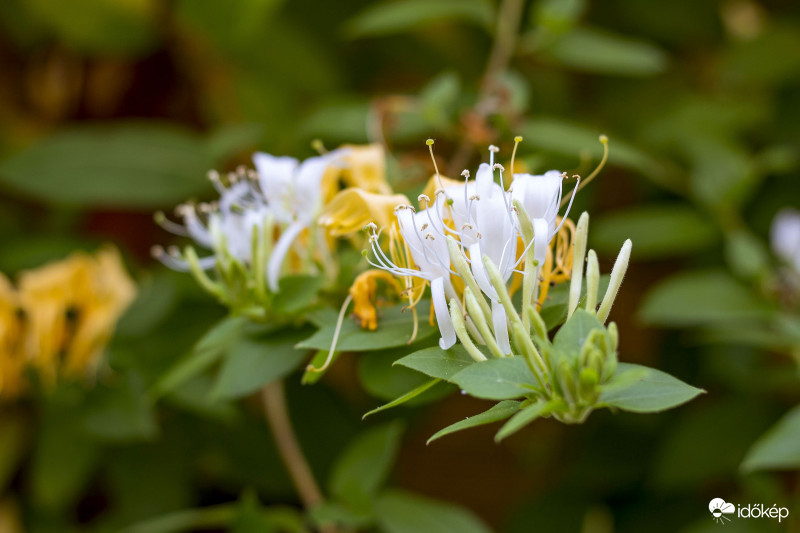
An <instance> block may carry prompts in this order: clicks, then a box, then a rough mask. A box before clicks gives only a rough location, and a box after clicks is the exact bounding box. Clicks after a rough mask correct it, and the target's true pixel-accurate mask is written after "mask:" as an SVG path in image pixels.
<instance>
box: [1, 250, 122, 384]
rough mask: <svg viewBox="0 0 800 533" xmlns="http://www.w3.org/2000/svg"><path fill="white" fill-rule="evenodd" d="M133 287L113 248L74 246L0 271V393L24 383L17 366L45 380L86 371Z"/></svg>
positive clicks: (94, 362) (97, 358) (92, 365)
mask: <svg viewBox="0 0 800 533" xmlns="http://www.w3.org/2000/svg"><path fill="white" fill-rule="evenodd" d="M135 294H136V289H135V286H134V284H133V281H132V280H131V279H130V277H129V276H128V274H127V272H126V271H125V268H124V266H123V264H122V260H121V258H120V257H119V253H118V252H117V251H116V250H115V249H113V248H105V249H103V250H101V251H99V252H98V253H96V254H95V255H89V254H86V253H83V252H78V253H75V254H73V255H71V256H70V257H68V258H66V259H64V260H62V261H58V262H55V263H50V264H48V265H45V266H43V267H40V268H38V269H36V270H30V271H26V272H23V273H22V274H21V275H20V278H19V283H18V289H16V290H15V289H14V288H13V287H11V285H10V284H9V283H8V282H7V281H6V280H5V278H0V395H1V396H6V397H7V396H14V395H16V394H18V393H19V392H21V391H22V390H23V389H24V387H25V382H24V379H23V374H24V371H25V368H26V367H27V366H28V365H30V366H32V367H34V368H35V369H36V370H37V371H38V373H39V375H40V376H42V379H43V381H44V382H45V383H53V382H54V381H55V380H56V378H57V377H58V376H64V377H67V378H70V379H73V378H78V377H81V376H84V375H87V374H91V373H92V371H93V370H94V369H96V368H97V365H98V363H99V361H100V357H101V356H102V353H103V350H104V349H105V346H106V344H107V343H108V341H109V339H110V338H111V335H112V334H113V332H114V327H115V325H116V323H117V321H118V320H119V318H120V316H121V315H122V313H123V312H124V311H125V309H127V307H128V306H129V305H130V303H131V302H132V301H133V298H134V296H135Z"/></svg>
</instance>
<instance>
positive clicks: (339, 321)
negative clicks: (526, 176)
mask: <svg viewBox="0 0 800 533" xmlns="http://www.w3.org/2000/svg"><path fill="white" fill-rule="evenodd" d="M352 301H353V295H352V294H348V295H347V298H345V299H344V303H343V304H342V308H341V309H340V310H339V318H337V320H336V329H335V330H334V332H333V340H332V341H331V349H330V350H329V351H328V357H327V358H326V359H325V363H323V365H322V366H321V367H319V368H316V367H315V366H314V365H312V364H309V365H308V366H307V367H306V370H307V371H308V372H322V371H324V370H325V369H327V368H328V366H329V365H330V364H331V361H332V360H333V354H334V353H335V352H336V343H337V342H339V333H341V331H342V324H343V323H344V316H345V312H346V311H347V308H348V307H349V306H350V302H352Z"/></svg>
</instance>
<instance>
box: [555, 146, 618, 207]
mask: <svg viewBox="0 0 800 533" xmlns="http://www.w3.org/2000/svg"><path fill="white" fill-rule="evenodd" d="M600 142H601V143H602V144H603V158H602V159H601V160H600V162H599V163H598V164H597V167H596V168H595V169H594V170H593V171H592V173H591V174H589V175H588V176H587V177H586V179H585V180H583V183H582V184H576V185H575V189H576V190H580V189H583V188H584V187H586V186H587V185H589V182H590V181H592V180H593V179H594V178H595V177H597V175H598V174H600V171H601V170H603V167H605V166H606V161H608V137H607V136H605V135H601V136H600ZM563 203H564V202H561V204H562V205H561V207H563Z"/></svg>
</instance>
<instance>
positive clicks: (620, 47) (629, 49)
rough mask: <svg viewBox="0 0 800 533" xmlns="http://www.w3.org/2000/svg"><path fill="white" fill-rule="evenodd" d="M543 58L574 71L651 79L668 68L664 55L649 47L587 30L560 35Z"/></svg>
mask: <svg viewBox="0 0 800 533" xmlns="http://www.w3.org/2000/svg"><path fill="white" fill-rule="evenodd" d="M543 54H544V56H545V57H546V58H548V59H550V60H552V61H555V62H556V63H558V64H561V65H564V66H566V67H570V68H574V69H576V70H582V71H586V72H596V73H599V74H613V75H619V76H652V75H654V74H658V73H659V72H662V71H663V70H664V69H665V67H666V65H667V56H666V54H665V53H664V52H663V51H662V50H661V49H660V48H658V47H656V46H655V45H653V44H651V43H648V42H646V41H641V40H637V39H631V38H628V37H623V36H621V35H615V34H612V33H608V32H604V31H601V30H596V29H589V28H577V29H574V30H572V31H570V32H567V33H564V34H562V35H560V36H559V37H558V38H557V39H556V40H555V41H554V42H553V43H551V44H550V45H549V46H547V47H546V48H544V50H543Z"/></svg>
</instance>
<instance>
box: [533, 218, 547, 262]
mask: <svg viewBox="0 0 800 533" xmlns="http://www.w3.org/2000/svg"><path fill="white" fill-rule="evenodd" d="M532 222H533V258H534V259H535V260H537V261H538V262H539V268H541V267H542V266H543V265H544V262H545V260H546V259H547V246H548V245H549V244H550V238H551V237H552V236H551V235H550V228H549V227H548V225H547V220H545V219H543V218H534V219H533V221H532ZM537 273H538V269H537Z"/></svg>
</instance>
